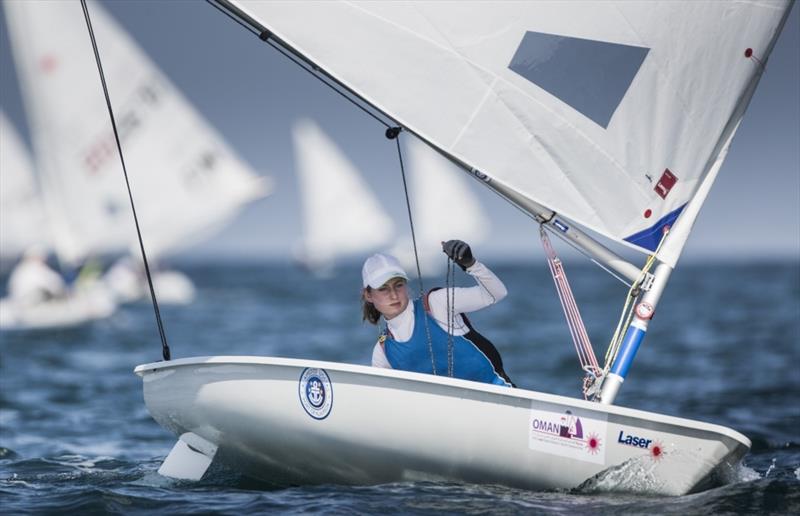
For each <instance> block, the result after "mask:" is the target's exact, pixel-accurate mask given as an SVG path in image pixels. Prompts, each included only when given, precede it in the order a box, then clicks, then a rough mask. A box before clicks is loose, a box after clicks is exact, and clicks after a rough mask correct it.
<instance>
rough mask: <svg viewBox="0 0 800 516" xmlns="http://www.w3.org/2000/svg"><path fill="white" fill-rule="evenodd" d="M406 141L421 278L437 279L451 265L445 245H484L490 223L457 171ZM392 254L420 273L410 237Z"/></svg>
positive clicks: (408, 137) (410, 139)
mask: <svg viewBox="0 0 800 516" xmlns="http://www.w3.org/2000/svg"><path fill="white" fill-rule="evenodd" d="M402 141H403V145H404V148H405V156H404V160H406V170H407V172H408V176H409V179H410V183H411V184H410V192H411V210H412V214H413V218H414V233H415V236H416V242H417V254H418V256H419V259H420V269H421V271H422V274H423V276H433V275H439V274H441V273H442V272H443V271H444V269H445V264H446V263H447V262H446V259H445V255H444V254H443V253H442V245H441V242H444V241H447V240H450V239H453V238H457V239H459V240H464V241H465V242H467V243H469V244H470V245H472V246H475V244H480V243H481V242H483V240H484V239H485V238H486V235H487V234H488V232H489V217H488V215H487V214H486V212H485V211H484V209H483V208H482V207H481V204H480V202H479V201H478V198H477V197H476V196H475V194H474V193H472V191H471V190H470V188H469V186H468V185H467V184H466V181H467V180H466V177H463V173H462V171H461V170H459V169H458V167H457V166H456V165H454V164H453V163H451V162H449V161H448V160H447V159H446V158H445V157H443V156H442V155H441V154H439V153H437V152H436V151H434V150H433V149H431V148H430V147H428V146H427V145H425V144H424V143H423V142H422V141H420V140H419V139H418V138H415V137H414V136H412V135H405V136H402ZM406 158H407V159H406ZM392 253H393V254H394V255H395V256H397V257H398V258H399V259H400V260H401V262H402V263H403V265H404V266H405V267H406V270H408V271H409V272H411V271H413V270H416V263H415V260H414V249H413V244H412V241H411V237H410V236H409V237H408V238H406V239H404V240H403V241H402V242H401V243H399V244H398V245H397V246H396V247H395V248H394V249H393V250H392Z"/></svg>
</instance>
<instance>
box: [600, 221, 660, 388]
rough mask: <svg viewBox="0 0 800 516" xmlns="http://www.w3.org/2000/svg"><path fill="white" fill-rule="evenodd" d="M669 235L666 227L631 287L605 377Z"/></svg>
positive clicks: (607, 352) (612, 341) (615, 332)
mask: <svg viewBox="0 0 800 516" xmlns="http://www.w3.org/2000/svg"><path fill="white" fill-rule="evenodd" d="M668 234H669V226H665V227H664V234H663V236H662V237H661V241H660V242H659V243H658V247H656V250H655V251H654V252H653V254H651V255H650V256H648V257H647V261H646V262H645V264H644V267H642V270H641V273H640V274H639V279H638V280H636V282H635V283H634V284H633V285H631V288H630V290H628V295H627V296H626V298H625V305H624V306H623V307H622V313H621V314H620V319H619V322H618V323H617V329H616V330H615V331H614V336H613V337H611V342H609V344H608V349H607V350H606V356H605V364H604V366H603V375H606V374H608V371H609V370H610V369H611V365H612V364H613V363H614V361H615V360H616V359H617V354H618V353H619V347H620V345H621V344H622V340H623V338H624V336H625V332H624V330H625V328H627V327H628V326H629V325H630V324H631V320H632V319H633V312H634V303H633V301H634V300H636V298H638V297H639V295H640V294H641V292H642V289H641V285H642V282H643V281H644V280H645V278H646V277H647V274H648V273H649V272H650V269H651V268H652V267H653V264H654V263H655V262H656V256H658V252H659V251H660V250H661V246H662V245H663V244H664V242H665V241H666V240H667V235H668Z"/></svg>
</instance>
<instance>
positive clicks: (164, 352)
mask: <svg viewBox="0 0 800 516" xmlns="http://www.w3.org/2000/svg"><path fill="white" fill-rule="evenodd" d="M81 7H82V8H83V17H84V18H85V19H86V27H87V28H88V29H89V37H90V38H91V40H92V49H93V50H94V59H95V62H96V63H97V71H98V72H99V73H100V82H101V83H102V85H103V94H104V95H105V98H106V107H107V108H108V115H109V116H110V117H111V127H112V129H113V130H114V140H115V141H116V142H117V152H118V153H119V160H120V163H122V174H123V175H124V176H125V185H126V186H127V187H128V199H129V200H130V203H131V211H132V212H133V221H134V223H135V224H136V236H137V237H138V238H139V250H140V251H141V252H142V261H143V262H144V271H145V274H146V275H147V284H148V286H149V287H150V298H151V299H152V300H153V310H154V311H155V314H156V324H157V325H158V334H159V336H160V337H161V356H162V357H163V358H164V360H165V361H166V360H169V359H170V350H169V344H168V343H167V334H166V332H165V331H164V324H163V323H162V321H161V312H160V311H159V309H158V300H157V299H156V291H155V288H153V278H152V276H151V274H150V265H149V264H148V262H147V253H145V251H144V242H143V241H142V231H141V228H140V227H139V217H137V215H136V206H135V205H134V203H133V193H132V192H131V184H130V181H129V180H128V169H127V168H126V167H125V158H124V156H123V154H122V145H121V144H120V141H119V132H118V131H117V122H116V119H115V118H114V110H113V109H112V107H111V98H110V97H109V95H108V85H107V84H106V76H105V73H104V72H103V64H102V63H101V61H100V52H99V51H98V50H97V41H96V40H95V37H94V29H93V28H92V20H91V18H90V17H89V9H88V7H87V6H86V0H81Z"/></svg>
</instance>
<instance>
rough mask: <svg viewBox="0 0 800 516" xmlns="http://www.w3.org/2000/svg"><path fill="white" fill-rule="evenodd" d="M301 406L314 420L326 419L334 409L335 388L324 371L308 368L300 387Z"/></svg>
mask: <svg viewBox="0 0 800 516" xmlns="http://www.w3.org/2000/svg"><path fill="white" fill-rule="evenodd" d="M298 387H299V389H298V391H299V392H298V394H299V395H300V404H301V405H303V409H304V410H305V411H306V412H307V413H308V415H309V416H311V417H313V418H314V419H325V418H326V417H328V414H330V413H331V408H332V407H333V386H332V385H331V379H330V377H329V376H328V373H326V372H325V370H324V369H317V368H313V367H307V368H306V369H304V370H303V374H301V375H300V384H299V385H298Z"/></svg>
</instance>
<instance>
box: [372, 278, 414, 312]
mask: <svg viewBox="0 0 800 516" xmlns="http://www.w3.org/2000/svg"><path fill="white" fill-rule="evenodd" d="M364 298H365V299H366V300H367V301H369V302H370V303H372V304H373V305H375V308H376V309H377V310H378V311H379V312H380V313H381V314H383V317H384V318H385V319H386V320H389V319H392V318H394V317H397V316H398V315H400V314H401V313H402V312H403V310H405V309H406V307H407V306H408V289H407V288H406V280H405V279H404V278H392V279H390V280H389V281H387V282H386V283H384V284H383V285H381V286H380V288H374V289H368V290H365V291H364Z"/></svg>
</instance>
